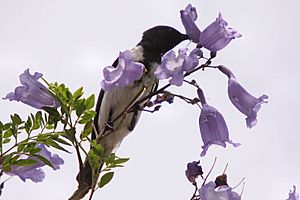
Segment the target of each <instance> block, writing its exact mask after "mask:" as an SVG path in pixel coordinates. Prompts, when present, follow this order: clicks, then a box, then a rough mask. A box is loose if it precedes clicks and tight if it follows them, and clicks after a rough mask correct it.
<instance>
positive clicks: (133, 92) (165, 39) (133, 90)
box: [70, 26, 189, 200]
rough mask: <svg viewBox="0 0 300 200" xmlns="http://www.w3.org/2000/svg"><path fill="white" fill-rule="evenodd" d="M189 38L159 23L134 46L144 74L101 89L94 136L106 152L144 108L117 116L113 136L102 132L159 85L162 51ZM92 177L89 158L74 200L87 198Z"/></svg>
mask: <svg viewBox="0 0 300 200" xmlns="http://www.w3.org/2000/svg"><path fill="white" fill-rule="evenodd" d="M187 39H189V38H188V36H187V35H185V34H181V33H180V32H179V31H177V30H176V29H174V28H172V27H169V26H155V27H153V28H151V29H149V30H147V31H145V32H144V33H143V37H142V40H141V41H140V42H139V43H138V44H137V46H136V47H135V48H133V49H132V50H131V51H132V55H133V60H134V61H135V62H140V63H142V64H143V65H144V66H145V68H146V72H145V73H144V74H143V76H142V78H141V79H140V80H138V81H135V82H134V83H133V84H130V85H128V86H126V87H124V88H114V89H112V90H111V91H107V92H105V91H104V90H101V91H100V93H99V97H98V101H97V104H96V116H95V118H94V126H95V130H94V131H93V133H92V139H96V141H97V142H98V143H100V144H101V145H102V146H103V148H104V149H105V151H106V153H111V152H112V151H113V150H114V149H115V148H116V147H117V146H118V145H119V144H120V143H121V141H122V140H123V138H124V137H125V136H126V135H128V134H129V132H131V131H132V130H133V129H134V127H135V125H136V123H137V121H138V119H139V116H140V114H141V111H140V110H138V109H137V110H136V111H134V112H132V113H128V114H126V117H125V118H122V120H120V119H119V120H115V121H114V123H112V124H111V126H112V127H110V130H107V131H110V134H109V136H107V137H105V138H103V137H101V136H102V135H103V134H104V133H105V131H106V129H107V124H108V123H109V122H110V120H112V119H114V118H115V117H116V116H118V115H119V114H120V113H121V112H122V111H124V109H126V108H127V107H128V106H131V105H134V103H135V102H137V101H138V100H139V99H141V98H143V97H145V96H147V95H148V94H149V93H151V92H153V91H154V90H156V89H157V85H158V80H157V79H156V78H155V76H154V71H155V69H156V68H157V67H158V65H159V64H160V63H161V57H162V55H164V54H165V53H166V52H167V51H169V50H171V49H172V48H174V47H175V46H176V45H177V44H179V43H180V42H182V41H184V40H187ZM117 65H118V59H117V60H116V61H115V62H114V63H113V66H114V67H116V66H117ZM145 104H146V102H143V103H142V104H140V105H139V107H140V108H143V107H144V106H145ZM92 180H93V178H92V170H91V166H90V165H89V162H85V163H84V166H83V168H82V169H81V170H80V172H79V174H78V176H77V181H78V183H79V186H78V189H77V191H75V193H74V194H73V195H72V197H71V198H70V200H78V199H81V198H83V197H84V196H85V194H86V193H87V192H88V191H89V190H90V189H91V188H92V187H93V181H92Z"/></svg>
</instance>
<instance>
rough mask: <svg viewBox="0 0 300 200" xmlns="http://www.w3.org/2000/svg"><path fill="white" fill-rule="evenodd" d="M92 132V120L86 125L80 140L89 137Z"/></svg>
mask: <svg viewBox="0 0 300 200" xmlns="http://www.w3.org/2000/svg"><path fill="white" fill-rule="evenodd" d="M92 131H93V120H90V121H89V122H88V123H86V124H85V126H84V128H83V131H82V133H81V136H80V138H81V139H83V138H86V137H88V136H89V135H90V133H91V132H92Z"/></svg>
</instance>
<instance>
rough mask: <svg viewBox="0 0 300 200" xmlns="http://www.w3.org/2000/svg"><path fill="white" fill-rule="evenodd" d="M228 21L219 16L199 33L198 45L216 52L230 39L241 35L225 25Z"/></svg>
mask: <svg viewBox="0 0 300 200" xmlns="http://www.w3.org/2000/svg"><path fill="white" fill-rule="evenodd" d="M227 25H228V23H227V22H226V21H225V20H224V19H223V18H222V15H221V13H219V17H218V18H217V19H216V21H214V22H213V23H211V24H210V25H209V26H208V27H206V28H205V29H204V30H203V32H202V33H201V35H200V45H201V46H203V47H205V48H206V49H208V50H210V51H213V52H217V51H219V50H221V49H223V48H224V47H226V46H227V45H228V44H229V42H230V41H231V40H232V39H235V38H239V37H241V36H242V35H241V34H240V33H238V32H237V31H236V30H234V29H233V28H230V27H227Z"/></svg>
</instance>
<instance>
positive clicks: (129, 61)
mask: <svg viewBox="0 0 300 200" xmlns="http://www.w3.org/2000/svg"><path fill="white" fill-rule="evenodd" d="M143 70H144V65H143V64H141V63H138V62H134V61H133V58H132V54H131V52H130V50H126V51H124V52H120V54H119V59H118V65H117V67H113V66H107V67H105V68H104V69H103V76H104V80H103V81H102V82H101V87H102V89H103V90H105V91H108V90H111V89H112V88H115V87H125V86H127V85H129V84H131V83H133V82H134V81H135V80H138V79H140V78H141V76H142V74H143Z"/></svg>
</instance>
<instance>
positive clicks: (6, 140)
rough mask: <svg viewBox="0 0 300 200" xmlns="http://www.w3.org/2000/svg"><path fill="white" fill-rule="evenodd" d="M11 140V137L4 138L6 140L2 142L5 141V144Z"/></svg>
mask: <svg viewBox="0 0 300 200" xmlns="http://www.w3.org/2000/svg"><path fill="white" fill-rule="evenodd" d="M10 140H11V139H10V138H6V139H4V140H3V142H2V143H3V144H6V143H9V142H10Z"/></svg>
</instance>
